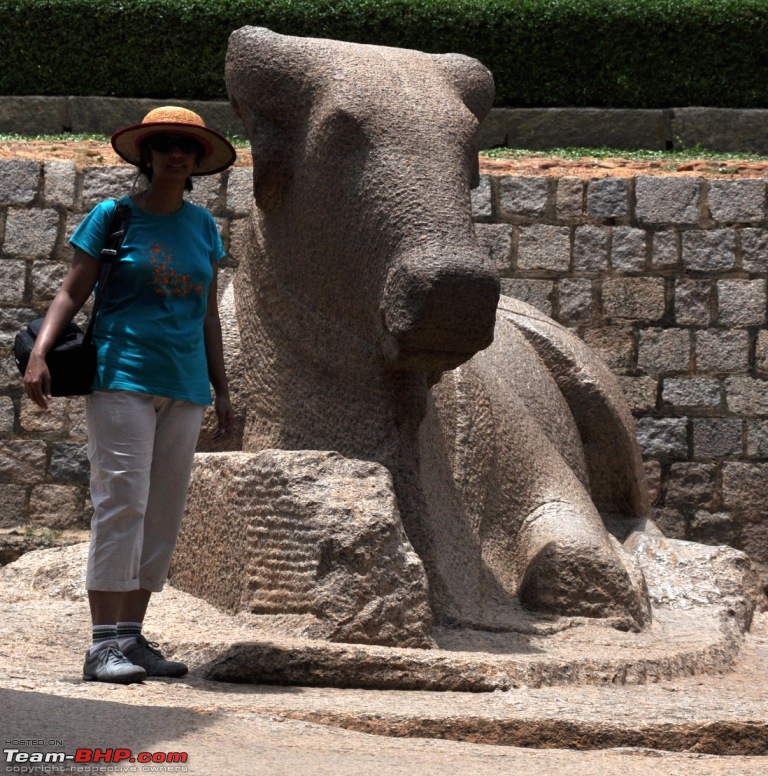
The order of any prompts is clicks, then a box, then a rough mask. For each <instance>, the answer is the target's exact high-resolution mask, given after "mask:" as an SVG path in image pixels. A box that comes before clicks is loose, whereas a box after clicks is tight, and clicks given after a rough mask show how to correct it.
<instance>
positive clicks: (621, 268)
mask: <svg viewBox="0 0 768 776" xmlns="http://www.w3.org/2000/svg"><path fill="white" fill-rule="evenodd" d="M473 208H474V212H475V215H476V220H477V221H478V227H477V229H478V234H479V236H480V238H481V240H482V241H483V242H484V243H485V244H486V245H487V247H488V249H489V250H490V252H491V255H492V257H493V258H494V260H495V262H496V264H497V266H498V268H499V271H500V272H501V275H502V287H503V290H504V293H506V294H508V295H510V296H515V297H518V298H519V299H522V300H524V301H527V302H529V303H530V304H532V305H534V306H535V307H537V308H539V309H540V310H542V311H544V312H545V313H547V314H548V315H551V316H552V317H553V318H555V319H556V320H557V321H559V322H560V323H561V324H563V325H564V326H567V327H568V328H571V329H573V330H574V331H575V332H577V333H578V335H579V336H580V337H582V338H583V339H584V340H585V341H586V342H587V343H589V344H590V345H591V346H592V347H594V348H595V349H596V350H597V351H599V352H600V353H601V354H602V356H603V357H604V358H605V360H606V361H607V363H608V364H609V365H610V367H611V368H612V370H613V371H614V373H615V374H616V375H617V376H618V378H619V381H620V383H621V384H622V386H623V388H624V390H625V392H626V395H627V398H628V400H629V403H630V406H631V407H632V410H633V413H634V415H635V417H636V422H637V432H638V439H639V442H640V446H641V448H642V450H643V454H644V457H645V460H646V468H647V472H648V481H649V486H650V488H651V491H652V498H653V503H654V509H655V513H656V518H657V520H658V522H659V524H660V527H661V528H662V530H663V531H664V532H665V533H666V534H667V535H669V536H672V537H676V538H686V539H692V540H695V541H700V542H704V543H708V544H730V545H732V546H735V547H738V548H740V549H744V550H746V551H747V552H748V553H750V554H751V555H752V557H753V558H755V559H756V560H759V561H762V562H765V561H768V458H767V456H768V331H766V277H768V274H767V273H768V228H767V227H768V214H767V212H766V180H764V179H739V180H736V179H730V180H729V179H722V180H719V179H718V180H716V179H704V178H699V177H684V176H674V177H663V176H637V177H635V178H618V177H613V178H612V177H602V178H594V179H589V180H587V179H582V178H568V177H566V178H559V179H558V178H554V177H552V178H546V177H500V176H499V177H497V176H485V177H483V179H482V182H481V186H480V188H479V189H477V190H476V191H475V192H474V193H473Z"/></svg>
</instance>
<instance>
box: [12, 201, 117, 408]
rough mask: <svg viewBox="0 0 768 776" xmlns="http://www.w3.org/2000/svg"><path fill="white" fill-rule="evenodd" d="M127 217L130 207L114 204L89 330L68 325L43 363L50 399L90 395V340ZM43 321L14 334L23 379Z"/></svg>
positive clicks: (92, 348) (92, 354) (93, 369)
mask: <svg viewBox="0 0 768 776" xmlns="http://www.w3.org/2000/svg"><path fill="white" fill-rule="evenodd" d="M130 215H131V208H130V206H129V205H121V204H120V203H117V205H116V207H115V210H114V211H113V213H112V218H111V219H110V222H109V227H108V229H107V238H106V240H105V241H104V247H103V248H102V250H101V271H100V273H99V284H98V286H97V288H96V299H95V300H94V302H93V310H92V311H91V320H90V321H89V322H88V328H87V329H86V330H85V332H83V330H82V329H81V328H80V327H79V326H78V325H77V324H76V323H74V322H71V323H70V324H68V325H67V327H66V328H65V329H64V331H63V332H62V333H61V335H60V336H59V338H58V339H57V340H56V342H55V344H54V346H53V347H52V348H51V350H50V351H49V352H48V354H47V355H46V357H45V363H46V364H47V365H48V371H49V372H50V373H51V395H52V396H83V395H85V394H87V393H90V392H91V385H92V384H93V378H94V376H95V375H96V346H95V345H94V344H93V341H92V340H93V327H94V324H95V323H96V312H97V311H98V309H99V306H100V305H101V300H102V298H103V297H104V291H105V289H106V287H107V283H108V281H109V275H110V273H111V271H112V264H113V263H114V262H115V261H116V260H117V256H118V253H119V251H120V246H121V245H122V243H123V237H125V231H126V229H127V228H128V220H129V218H130ZM44 320H45V318H44V317H43V318H35V320H33V321H30V323H28V324H27V326H26V328H24V329H22V330H21V331H20V332H19V333H18V334H17V335H16V340H15V341H14V343H13V355H14V358H15V359H16V366H18V368H19V372H21V375H22V377H23V376H24V373H25V372H26V371H27V364H28V363H29V356H30V353H31V352H32V348H33V347H34V346H35V340H36V339H37V336H38V334H40V328H41V327H42V325H43V321H44Z"/></svg>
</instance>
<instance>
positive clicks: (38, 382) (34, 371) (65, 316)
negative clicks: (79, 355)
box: [23, 248, 100, 410]
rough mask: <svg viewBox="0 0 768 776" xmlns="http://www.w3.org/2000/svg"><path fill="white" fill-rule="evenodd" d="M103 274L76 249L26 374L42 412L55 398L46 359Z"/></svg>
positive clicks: (30, 391)
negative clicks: (51, 399)
mask: <svg viewBox="0 0 768 776" xmlns="http://www.w3.org/2000/svg"><path fill="white" fill-rule="evenodd" d="M99 272H100V264H99V262H98V261H97V260H96V259H94V258H93V256H89V255H88V254H87V253H86V252H85V251H82V250H80V249H79V248H75V255H74V256H73V258H72V266H71V267H70V268H69V272H68V273H67V276H66V277H65V278H64V282H63V283H62V284H61V288H60V289H59V291H58V293H57V294H56V296H55V298H54V300H53V302H52V303H51V306H50V307H49V308H48V312H47V313H46V315H45V321H44V322H43V325H42V327H41V328H40V334H39V335H38V336H37V340H36V341H35V346H34V348H33V349H32V352H31V353H30V355H29V364H27V370H26V372H25V373H24V381H23V382H24V390H25V391H26V392H27V396H29V398H30V399H32V401H33V402H35V404H37V405H38V407H40V408H41V409H44V410H47V409H48V401H49V400H50V398H51V374H50V372H49V371H48V366H47V364H46V363H45V357H46V355H47V354H48V351H49V350H50V349H51V348H52V347H53V345H54V343H55V342H56V340H57V339H58V337H59V335H60V334H61V333H62V332H63V331H64V329H65V328H66V326H67V324H68V323H69V322H70V321H71V320H72V319H73V318H74V317H75V315H77V313H78V312H79V310H80V308H81V307H82V306H83V305H84V304H85V302H86V300H87V299H88V297H89V296H90V295H91V292H92V291H93V287H94V286H95V285H96V281H97V280H98V279H99Z"/></svg>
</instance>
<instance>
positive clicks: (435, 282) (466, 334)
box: [381, 249, 500, 371]
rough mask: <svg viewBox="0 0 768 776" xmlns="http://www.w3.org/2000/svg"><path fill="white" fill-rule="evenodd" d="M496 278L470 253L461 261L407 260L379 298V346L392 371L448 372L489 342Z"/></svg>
mask: <svg viewBox="0 0 768 776" xmlns="http://www.w3.org/2000/svg"><path fill="white" fill-rule="evenodd" d="M499 291H500V287H499V277H498V274H497V273H496V271H495V270H494V269H493V267H491V266H490V265H489V262H488V260H487V257H485V256H484V255H483V254H481V253H480V252H479V251H477V250H476V249H470V250H469V251H467V252H466V253H465V254H463V255H462V256H450V257H446V256H445V255H440V256H429V255H428V256H425V255H423V254H421V255H409V256H407V257H404V258H403V259H402V260H401V261H399V262H397V263H396V264H395V265H394V266H393V268H392V269H391V271H390V273H389V275H388V277H387V280H386V283H385V285H384V293H383V295H382V303H381V315H382V323H383V326H384V332H383V337H382V345H383V351H384V357H385V359H386V360H387V362H388V364H389V365H390V366H391V367H393V368H396V369H419V370H420V369H424V370H427V371H434V370H445V369H453V368H455V367H457V366H459V364H462V363H464V362H465V361H467V360H469V359H470V358H471V357H472V356H473V355H474V354H475V353H477V352H478V351H479V350H483V349H484V348H487V347H488V346H489V345H490V344H491V342H493V329H494V324H495V322H496V306H497V304H498V301H499Z"/></svg>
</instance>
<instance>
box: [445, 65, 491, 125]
mask: <svg viewBox="0 0 768 776" xmlns="http://www.w3.org/2000/svg"><path fill="white" fill-rule="evenodd" d="M433 58H434V59H435V61H436V62H438V63H439V64H440V66H441V67H442V68H443V71H444V72H445V75H446V76H447V80H449V81H450V82H451V83H452V84H453V86H454V87H455V89H456V90H457V91H458V93H459V96H460V97H461V99H462V102H463V103H464V104H465V105H466V106H467V107H468V108H469V109H470V110H471V111H472V113H473V114H474V116H475V118H476V119H477V120H478V121H482V120H483V119H484V118H485V117H486V116H487V115H488V112H489V111H490V110H491V107H492V106H493V97H494V95H495V93H496V87H495V86H494V83H493V75H492V74H491V71H490V70H488V68H487V67H485V66H484V65H482V64H481V63H480V62H478V61H477V60H476V59H473V58H472V57H467V56H465V55H464V54H434V55H433Z"/></svg>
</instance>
